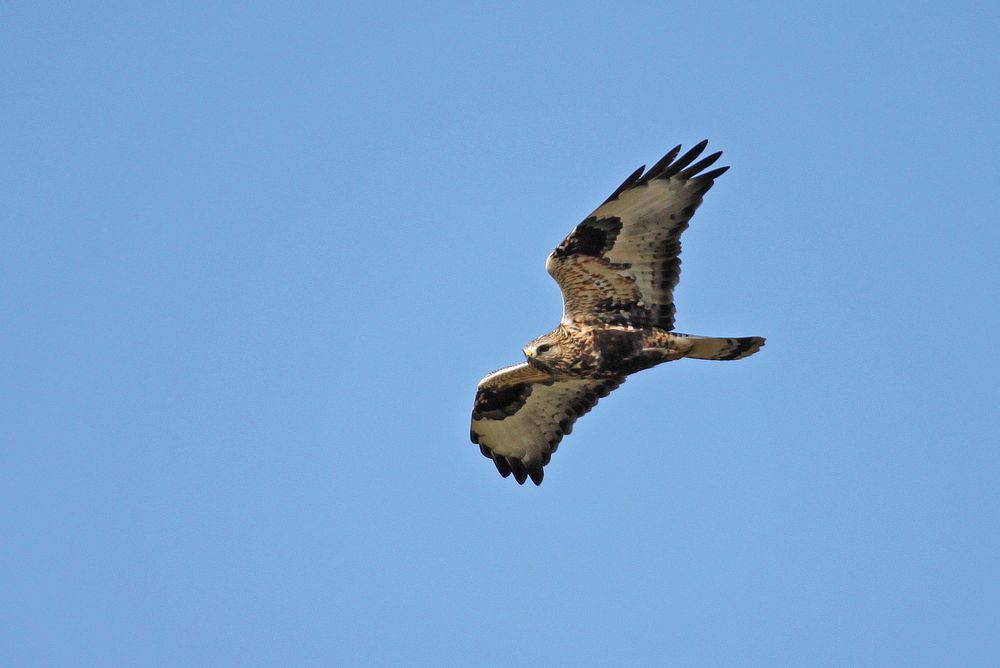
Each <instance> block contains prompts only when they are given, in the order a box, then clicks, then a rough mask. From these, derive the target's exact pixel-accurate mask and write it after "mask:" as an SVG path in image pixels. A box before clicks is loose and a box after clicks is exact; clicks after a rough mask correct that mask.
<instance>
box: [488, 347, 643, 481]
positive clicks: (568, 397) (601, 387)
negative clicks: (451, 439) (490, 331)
mask: <svg viewBox="0 0 1000 668" xmlns="http://www.w3.org/2000/svg"><path fill="white" fill-rule="evenodd" d="M623 382H625V379H624V378H599V379H591V378H556V377H553V376H550V375H548V374H547V373H545V372H544V371H540V370H538V369H535V368H534V367H532V366H531V365H529V364H527V363H522V364H516V365H514V366H510V367H506V368H504V369H500V370H499V371H495V372H493V373H491V374H490V375H488V376H486V378H483V380H482V381H480V383H479V388H478V390H477V392H476V403H475V405H474V406H473V409H472V428H471V432H470V437H471V439H472V442H473V443H477V444H478V445H479V450H480V452H482V453H483V456H485V457H488V458H490V459H492V460H493V463H494V464H495V465H496V467H497V471H499V472H500V475H502V476H503V477H505V478H506V477H507V476H509V475H511V474H513V475H514V479H515V480H517V482H518V484H522V485H523V484H524V482H525V481H526V480H527V479H528V478H531V481H532V482H534V483H535V484H536V485H540V484H541V483H542V477H543V475H544V473H543V471H542V467H543V466H545V465H546V464H548V463H549V459H550V458H551V456H552V453H553V452H555V451H556V448H558V447H559V442H560V441H561V440H562V438H563V436H565V435H566V434H569V433H570V432H572V431H573V423H574V422H576V420H577V419H579V418H580V416H582V415H584V414H586V413H587V412H588V411H589V410H590V409H591V408H593V407H594V406H595V405H597V402H598V401H599V400H600V399H601V398H602V397H606V396H608V394H609V393H610V392H611V391H612V390H614V389H615V388H617V387H618V386H619V385H621V384H622V383H623Z"/></svg>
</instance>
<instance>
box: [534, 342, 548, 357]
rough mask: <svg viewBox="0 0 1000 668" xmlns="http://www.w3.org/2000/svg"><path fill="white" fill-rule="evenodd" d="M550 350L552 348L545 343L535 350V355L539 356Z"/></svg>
mask: <svg viewBox="0 0 1000 668" xmlns="http://www.w3.org/2000/svg"><path fill="white" fill-rule="evenodd" d="M551 349H552V346H550V345H549V344H547V343H543V344H542V345H540V346H538V347H537V348H535V354H536V355H541V354H542V353H546V352H548V351H549V350H551Z"/></svg>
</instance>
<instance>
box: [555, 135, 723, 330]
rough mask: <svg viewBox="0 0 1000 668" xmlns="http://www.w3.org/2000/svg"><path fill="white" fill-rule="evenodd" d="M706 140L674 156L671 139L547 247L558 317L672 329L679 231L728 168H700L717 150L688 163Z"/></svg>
mask: <svg viewBox="0 0 1000 668" xmlns="http://www.w3.org/2000/svg"><path fill="white" fill-rule="evenodd" d="M707 144H708V142H707V141H702V142H700V143H698V144H697V145H695V146H694V147H693V148H691V149H690V150H689V151H688V152H687V153H685V154H684V155H682V156H681V157H680V158H677V155H678V154H679V153H680V148H681V147H680V146H676V147H674V148H673V149H672V150H671V151H669V152H668V153H667V154H666V155H665V156H664V157H663V158H662V159H660V160H659V161H658V162H657V163H656V164H655V165H653V166H652V167H651V168H650V169H649V171H647V172H646V173H645V174H643V173H642V168H640V169H639V170H637V171H636V172H633V173H632V175H631V176H629V178H627V179H626V180H625V182H624V183H622V185H621V186H619V187H618V189H616V190H615V192H614V193H612V195H611V197H609V198H608V199H607V200H606V201H605V202H604V203H603V204H602V205H601V206H599V207H598V208H597V209H596V210H595V211H594V212H593V213H591V214H590V215H589V216H588V217H587V218H586V219H584V221H583V222H581V223H580V224H579V225H577V226H576V228H575V229H574V230H573V231H572V232H571V233H570V234H569V236H567V237H566V238H565V239H564V240H563V242H562V243H561V244H559V246H558V247H557V248H556V249H555V250H554V251H552V253H551V254H550V255H549V257H548V260H547V261H546V263H545V268H546V270H547V271H548V272H549V274H551V275H552V277H553V278H555V280H556V282H557V283H558V284H559V288H560V290H562V294H563V322H564V323H566V324H592V325H626V326H633V327H650V326H652V327H659V328H661V329H665V330H668V331H669V330H672V329H673V327H674V303H673V291H674V287H676V285H677V281H678V280H679V278H680V266H681V261H680V257H679V256H680V252H681V241H680V239H681V234H682V233H683V232H684V230H686V229H687V227H688V222H689V221H690V220H691V217H692V216H693V215H694V212H695V210H696V209H697V208H698V206H699V205H700V204H701V201H702V196H703V195H704V194H705V193H706V192H708V190H709V188H711V187H712V185H713V183H714V179H715V178H717V177H718V176H720V175H722V174H723V173H724V172H725V171H726V170H727V169H729V168H728V167H720V168H717V169H713V170H712V171H709V172H704V173H702V171H703V170H704V169H706V168H708V167H711V166H712V165H713V164H715V162H716V161H717V160H718V159H719V158H720V157H721V156H722V152H721V151H720V152H716V153H713V154H711V155H709V156H707V157H705V158H702V159H701V160H698V161H697V162H695V160H697V158H698V157H699V156H700V155H701V153H702V152H703V151H704V150H705V147H706V146H707Z"/></svg>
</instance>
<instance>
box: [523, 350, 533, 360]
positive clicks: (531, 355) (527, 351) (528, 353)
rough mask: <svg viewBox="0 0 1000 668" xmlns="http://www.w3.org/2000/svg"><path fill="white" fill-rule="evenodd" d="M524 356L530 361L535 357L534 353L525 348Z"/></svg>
mask: <svg viewBox="0 0 1000 668" xmlns="http://www.w3.org/2000/svg"><path fill="white" fill-rule="evenodd" d="M524 356H525V357H527V358H528V359H529V360H530V359H531V358H532V357H534V356H535V351H534V350H532V349H531V348H525V349H524Z"/></svg>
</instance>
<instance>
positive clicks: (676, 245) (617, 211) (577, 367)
mask: <svg viewBox="0 0 1000 668" xmlns="http://www.w3.org/2000/svg"><path fill="white" fill-rule="evenodd" d="M707 144H708V141H707V140H706V141H703V142H701V143H700V144H698V145H697V146H695V147H694V148H692V149H691V150H690V151H688V152H687V153H685V154H684V155H682V156H681V157H680V158H677V155H678V154H679V153H680V149H681V147H680V146H677V147H675V148H674V149H673V150H671V151H670V152H669V153H667V154H666V155H665V156H663V158H662V159H661V160H660V161H659V162H657V163H656V164H655V165H653V166H652V167H651V168H650V169H649V171H647V172H645V173H643V169H644V167H640V168H639V169H637V170H636V171H635V172H633V173H632V175H631V176H629V177H628V178H627V179H625V182H624V183H622V184H621V185H620V186H618V188H617V189H616V190H615V191H614V192H613V193H611V196H610V197H609V198H608V199H607V200H605V202H604V203H603V204H601V206H599V207H597V209H596V210H595V211H594V212H593V213H592V214H590V215H589V216H588V217H587V218H586V219H584V221H583V222H582V223H580V224H579V225H577V226H576V228H575V229H574V230H573V231H572V232H570V234H569V236H567V237H566V238H565V239H563V242H562V243H561V244H559V246H558V247H557V248H556V249H555V250H554V251H552V253H551V254H550V255H549V257H548V260H547V261H546V262H545V269H546V271H548V272H549V274H550V275H551V276H552V277H553V278H554V279H555V280H556V282H557V283H558V284H559V288H560V290H561V291H562V297H563V315H562V321H560V323H559V326H558V327H556V328H555V329H554V330H552V331H551V332H549V333H548V334H545V335H543V336H540V337H538V338H537V339H535V340H534V341H531V342H530V343H528V345H526V346H525V347H524V356H525V358H526V361H525V362H522V363H521V364H515V365H513V366H509V367H506V368H503V369H500V370H499V371H494V372H493V373H491V374H490V375H488V376H486V377H485V378H483V379H482V380H481V381H480V382H479V387H478V390H477V392H476V402H475V405H474V406H473V409H472V432H471V438H472V442H473V443H477V444H479V449H480V450H481V451H482V453H483V455H484V456H485V457H487V458H489V459H491V460H493V463H494V464H495V465H496V467H497V470H498V471H500V475H502V476H503V477H505V478H506V477H507V476H509V475H511V474H514V479H515V480H517V482H518V483H519V484H522V485H523V484H524V481H525V480H527V479H528V478H531V480H532V482H534V483H535V484H536V485H540V484H541V483H542V476H543V470H542V467H543V466H545V465H546V464H548V463H549V458H550V457H551V456H552V453H553V452H555V451H556V447H557V446H558V445H559V441H561V440H562V437H563V436H564V435H566V434H569V433H570V432H571V431H572V429H573V423H574V422H575V421H576V419H577V418H579V417H580V416H581V415H583V414H584V413H586V412H587V411H589V410H590V409H591V408H593V407H594V405H595V404H597V402H598V400H599V399H600V398H601V397H606V396H607V395H608V393H609V392H611V391H612V390H614V389H615V388H616V387H618V386H619V385H621V384H622V383H624V382H625V377H626V376H628V375H629V374H633V373H636V372H637V371H642V370H643V369H649V368H651V367H654V366H656V365H657V364H662V363H663V362H671V361H673V360H678V359H681V358H682V357H693V358H695V359H703V360H738V359H742V358H744V357H748V356H750V355H753V354H754V353H755V352H757V351H758V350H760V348H761V346H763V345H764V339H763V337H759V336H749V337H740V338H711V337H703V336H689V335H687V334H680V333H677V332H673V331H672V330H673V329H674V302H673V291H674V286H675V285H677V280H678V278H679V276H680V268H681V261H680V258H679V257H678V256H679V255H680V252H681V233H682V232H683V231H684V230H686V229H687V226H688V221H690V220H691V216H692V215H694V212H695V209H697V208H698V205H699V204H701V200H702V197H703V196H704V194H705V193H706V192H708V189H709V188H711V187H712V185H713V184H714V183H715V179H716V178H717V177H719V176H720V175H722V173H723V172H725V171H726V170H727V169H729V168H728V167H719V168H716V169H713V170H711V171H704V170H705V169H707V168H708V167H710V166H712V165H713V164H715V161H716V160H718V159H719V156H721V155H722V152H721V151H720V152H718V153H713V154H711V155H709V156H708V157H706V158H703V159H701V160H699V161H698V162H695V160H696V159H697V158H698V156H700V155H701V153H702V151H704V150H705V146H706V145H707Z"/></svg>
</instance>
